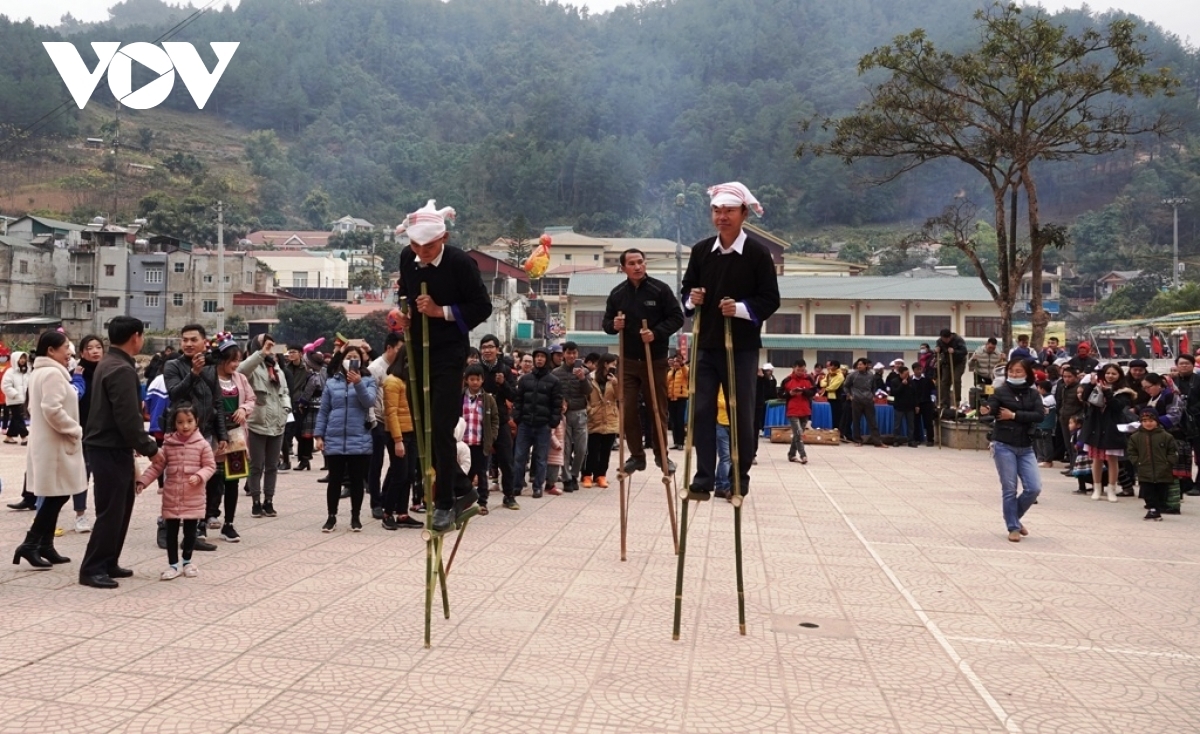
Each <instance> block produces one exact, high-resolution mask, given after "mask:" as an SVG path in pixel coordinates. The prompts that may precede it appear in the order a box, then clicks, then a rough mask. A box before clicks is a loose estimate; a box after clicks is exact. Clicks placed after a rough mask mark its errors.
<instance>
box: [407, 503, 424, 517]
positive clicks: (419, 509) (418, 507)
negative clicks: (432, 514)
mask: <svg viewBox="0 0 1200 734" xmlns="http://www.w3.org/2000/svg"><path fill="white" fill-rule="evenodd" d="M408 514H410V515H413V514H416V515H424V514H425V503H424V502H418V503H417V504H415V505H413V506H412V507H410V508H408Z"/></svg>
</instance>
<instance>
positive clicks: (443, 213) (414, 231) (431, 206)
mask: <svg viewBox="0 0 1200 734" xmlns="http://www.w3.org/2000/svg"><path fill="white" fill-rule="evenodd" d="M454 216H455V213H454V209H453V208H452V207H448V206H447V207H443V208H441V209H438V208H437V202H436V201H435V200H433V199H430V200H429V201H427V202H426V203H425V206H423V207H421V208H420V209H418V210H416V211H415V212H413V213H412V214H409V215H408V216H407V217H405V218H404V221H403V222H401V223H400V224H399V225H398V226H397V227H396V234H400V233H402V232H407V233H408V239H409V241H410V242H415V243H417V244H418V245H424V244H427V243H429V242H432V241H434V240H436V239H437V238H438V237H441V236H442V235H444V234H445V233H446V220H447V219H449V220H451V221H453V220H454Z"/></svg>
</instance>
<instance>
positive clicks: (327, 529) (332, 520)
mask: <svg viewBox="0 0 1200 734" xmlns="http://www.w3.org/2000/svg"><path fill="white" fill-rule="evenodd" d="M335 525H337V515H330V516H329V517H328V518H327V519H326V520H325V524H324V525H322V526H321V532H322V533H332V532H333V526H335Z"/></svg>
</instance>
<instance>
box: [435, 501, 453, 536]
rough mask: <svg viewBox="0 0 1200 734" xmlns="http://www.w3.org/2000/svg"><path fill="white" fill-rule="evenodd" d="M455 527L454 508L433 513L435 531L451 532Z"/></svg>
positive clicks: (436, 509)
mask: <svg viewBox="0 0 1200 734" xmlns="http://www.w3.org/2000/svg"><path fill="white" fill-rule="evenodd" d="M453 526H454V508H453V507H450V508H447V509H445V510H442V509H438V508H435V509H434V511H433V529H434V530H435V531H436V532H439V533H440V532H443V531H445V530H449V529H450V528H451V527H453Z"/></svg>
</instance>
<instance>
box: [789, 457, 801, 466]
mask: <svg viewBox="0 0 1200 734" xmlns="http://www.w3.org/2000/svg"><path fill="white" fill-rule="evenodd" d="M788 461H790V462H792V463H793V464H799V463H800V457H799V456H789V457H788Z"/></svg>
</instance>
